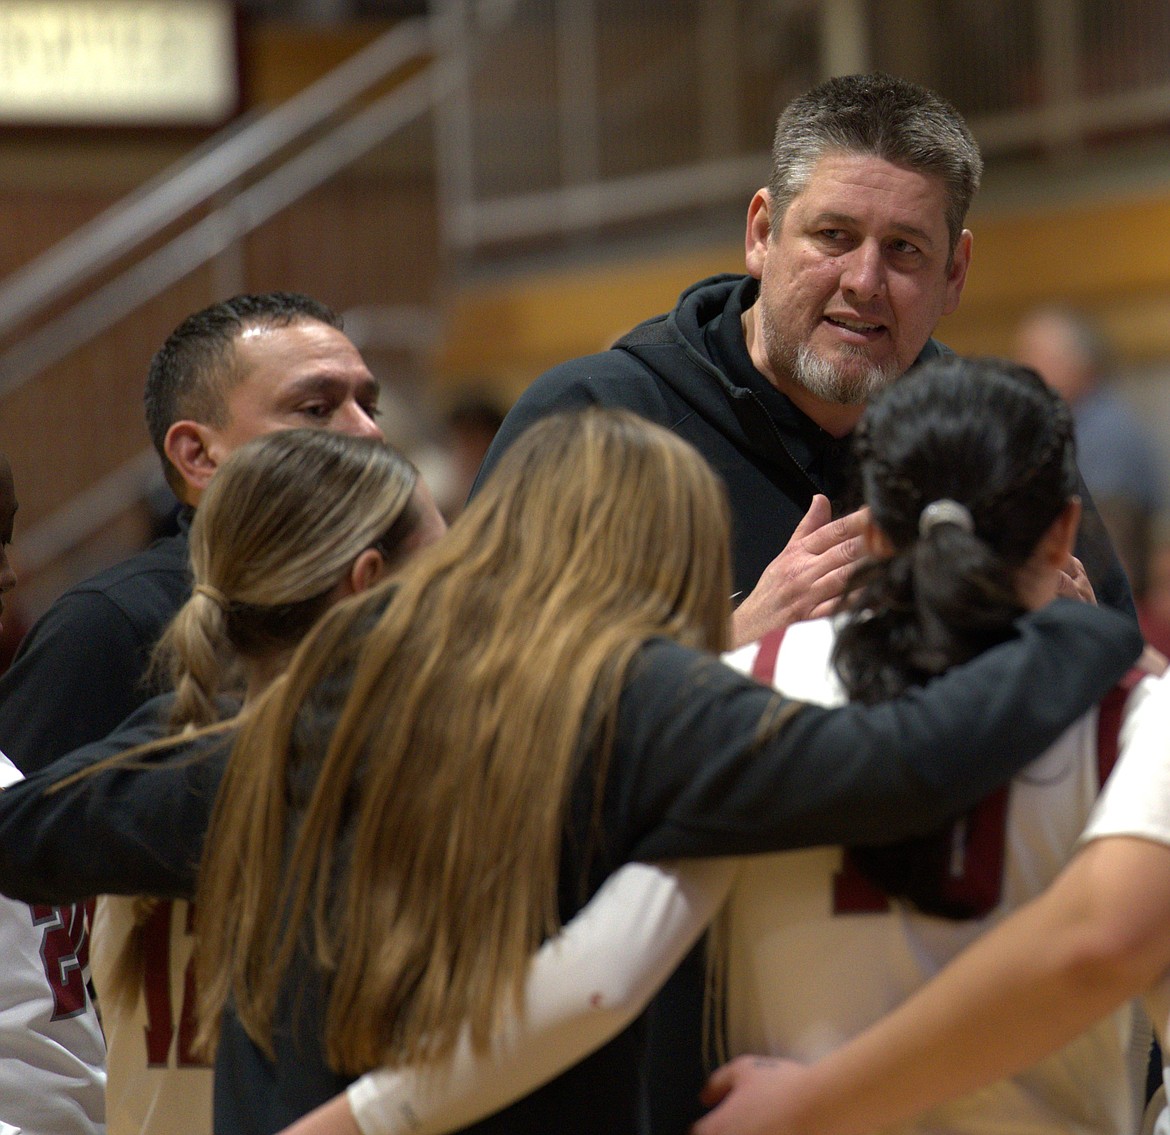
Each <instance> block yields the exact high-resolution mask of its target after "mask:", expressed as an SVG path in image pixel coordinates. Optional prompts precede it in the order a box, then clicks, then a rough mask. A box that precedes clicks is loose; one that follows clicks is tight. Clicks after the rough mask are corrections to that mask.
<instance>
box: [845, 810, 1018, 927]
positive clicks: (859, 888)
mask: <svg viewBox="0 0 1170 1135" xmlns="http://www.w3.org/2000/svg"><path fill="white" fill-rule="evenodd" d="M1007 815H1008V790H1007V788H1006V787H1004V788H1000V789H997V790H996V791H995V792H993V793H992V794H991V795H990V796H987V797H986V798H984V799H983V800H982V801H981V802H980V803H979V804H977V805H976V807H975V808H974V810H973V811H971V812H970V813H968V814H967V815H966V816H965V817H964V818H963V819H961V820H957V821H955V823H954V824H952V825H951V827H950V828H949V829H948V830H947V832H946V833H945V835H940V837H939V838H940V839H945V840H946V841H947V842H946V845H945V846H944V847H942V848H941V849H940V851H941V854H940V855H939V859H938V870H937V872H936V876H937V878H938V887H937V893H938V894H939V896H940V898H942V899H945V900H946V901H947V902H948V903H949V904H951V905H953V906H955V907H960V908H962V909H964V910H966V911H968V912H969V913H968V914H967V915H965V917H976V918H980V917H983V916H984V915H986V914H988V913H990V912H991V911H992V910H994V909H995V907H996V906H998V905H999V899H1000V895H1001V893H1002V891H1003V868H1004V853H1005V845H1006V841H1007ZM889 909H890V900H889V898H888V896H887V895H886V893H885V891H883V890H882V889H881V888H880V887H879V886H878V885H877V884H876V883H873V882H871V881H870V880H869V879H868V878H867V877H866V876H865V875H864V874H862V872H861V871H860V869H859V868H858V867H857V864H856V862H855V861H854V859H853V857H852V856H851V855H850V853H849V851H848V850H846V851H845V853H844V858H843V860H842V863H841V870H840V871H838V872H837V874H836V875H835V876H834V877H833V913H834V914H883V913H885V912H886V911H888V910H889Z"/></svg>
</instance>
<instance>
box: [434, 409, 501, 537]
mask: <svg viewBox="0 0 1170 1135" xmlns="http://www.w3.org/2000/svg"><path fill="white" fill-rule="evenodd" d="M503 421H504V412H503V410H501V409H500V407H499V406H498V405H497V404H496V403H495V401H494V400H493V399H491V398H490V397H488V396H487V395H485V394H466V395H464V396H463V397H462V398H460V399H458V400H457V401H456V402H455V403H454V404H453V405H452V406H451V407H450V409H449V410H448V411H447V412H446V413H445V414H444V415H443V432H444V447H445V450H446V455H447V464H448V475H449V481H448V483H447V485H446V490H445V492H444V495H443V500H442V501H441V502H440V509H441V511H442V513H443V515H444V516H445V517H446V518H447V520H448V521H451V520H454V519H455V517H456V516H458V515H459V513H460V512H462V511H463V506H464V505H465V504H466V503H467V497H468V494H469V493H470V492H471V486H472V485H473V484H474V483H475V478H476V475H477V474H478V473H479V467H480V466H481V465H482V464H483V459H484V456H485V455H486V453H487V451H488V449H489V448H490V447H491V444H492V442H493V441H494V440H495V436H496V434H497V433H498V432H499V429H500V426H501V425H502V424H503Z"/></svg>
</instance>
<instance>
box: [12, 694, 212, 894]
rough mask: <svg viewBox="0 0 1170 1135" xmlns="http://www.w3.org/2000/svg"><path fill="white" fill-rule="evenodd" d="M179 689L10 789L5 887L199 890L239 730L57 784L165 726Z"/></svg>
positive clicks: (24, 890) (33, 890)
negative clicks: (206, 841)
mask: <svg viewBox="0 0 1170 1135" xmlns="http://www.w3.org/2000/svg"><path fill="white" fill-rule="evenodd" d="M167 704H169V698H167V697H162V698H155V699H153V700H152V701H150V702H148V703H147V704H146V705H144V706H143V707H142V708H141V709H139V710H138V711H137V712H136V713H135V714H133V715H132V716H131V717H130V718H129V719H127V720H126V721H125V722H124V723H123V724H122V725H121V726H120V727H119V728H118V730H117V731H116V732H115V733H113V734H112V735H111V736H109V737H107V738H106V739H105V740H103V741H97V742H94V743H93V744H90V745H86V746H84V747H83V748H81V749H78V750H76V751H75V752H72V753H69V754H67V755H66V756H64V757H62V758H61V759H60V760H58V761H55V762H54V763H53V764H51V765H49V766H48V767H47V768H45V769H42V770H41V771H40V772H39V773H36V774H34V775H33V776H31V777H29V778H28V779H27V780H23V781H19V782H18V783H16V784H13V785H11V786H10V787H8V788H6V789H5V790H4V791H3V792H0V892H3V893H4V894H6V895H8V896H10V897H12V898H16V899H20V900H21V901H23V902H30V903H31V902H40V903H63V902H77V901H80V900H82V899H86V898H89V897H91V896H92V895H99V894H131V895H137V894H144V895H156V896H158V897H160V898H190V897H192V895H193V893H194V887H195V877H196V872H197V869H198V866H199V857H200V854H201V852H202V848H203V837H204V835H205V834H206V831H207V825H208V822H209V820H210V816H211V808H212V806H213V804H214V802H215V793H216V789H217V788H218V786H219V781H220V778H221V777H222V775H223V769H224V766H225V764H226V761H227V755H228V750H229V748H230V740H228V739H227V738H226V737H214V738H211V739H209V740H205V741H204V742H203V743H202V749H201V751H200V752H199V753H195V752H194V751H193V749H194V748H195V746H193V745H188V746H180V747H176V748H175V749H168V750H165V751H164V752H163V753H160V754H157V755H156V754H152V755H149V756H148V757H145V758H143V760H142V761H141V762H139V761H134V762H132V763H130V764H127V765H125V766H115V767H113V768H109V769H103V770H101V771H100V772H97V773H95V774H93V775H92V776H87V777H84V778H82V779H80V780H77V781H74V782H73V783H72V784H70V785H69V786H67V787H66V788H63V789H61V790H59V791H56V792H51V793H50V792H47V789H49V788H50V787H51V786H52V785H54V784H56V783H57V782H58V781H59V780H61V779H62V778H64V777H66V776H69V775H70V774H71V773H73V772H76V771H78V770H79V769H83V768H86V767H88V766H89V765H91V764H93V763H95V762H96V761H99V760H101V759H103V758H104V757H107V756H111V755H113V754H114V753H120V752H123V751H125V750H127V749H130V748H132V747H134V746H136V745H140V744H143V743H145V742H147V741H152V740H156V739H157V738H158V737H160V736H162V735H164V733H165V728H164V726H163V724H162V721H163V717H162V714H163V713H165V706H166V705H167Z"/></svg>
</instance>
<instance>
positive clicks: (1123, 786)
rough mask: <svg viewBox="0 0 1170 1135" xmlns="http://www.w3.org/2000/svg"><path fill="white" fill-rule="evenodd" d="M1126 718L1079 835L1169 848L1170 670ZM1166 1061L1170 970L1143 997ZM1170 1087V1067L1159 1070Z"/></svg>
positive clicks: (1165, 1124)
mask: <svg viewBox="0 0 1170 1135" xmlns="http://www.w3.org/2000/svg"><path fill="white" fill-rule="evenodd" d="M1145 693H1146V696H1145V697H1144V699H1143V700H1142V701H1141V703H1140V704H1138V705H1136V706H1135V708H1134V710H1133V712H1132V713H1131V714H1130V715H1129V716H1128V717H1127V719H1126V722H1125V728H1124V733H1123V735H1122V739H1123V743H1124V747H1125V756H1124V757H1123V758H1122V760H1121V761H1120V762H1119V763H1118V765H1117V768H1116V769H1115V770H1114V772H1113V775H1112V776H1111V777H1110V778H1109V781H1108V783H1107V784H1106V785H1105V790H1104V791H1103V792H1102V793H1101V798H1100V800H1098V802H1097V806H1096V808H1095V809H1094V811H1093V815H1092V816H1091V817H1090V819H1089V823H1088V826H1087V827H1086V829H1085V833H1084V836H1083V839H1084V840H1085V841H1088V840H1092V839H1102V838H1105V837H1108V836H1137V837H1139V838H1141V839H1148V840H1152V841H1153V842H1155V843H1162V844H1166V845H1167V846H1170V672H1168V673H1167V675H1166V676H1164V677H1162V678H1159V679H1158V680H1157V681H1155V682H1151V683H1149V687H1148V689H1147V690H1146V691H1145ZM1145 1004H1146V1010H1147V1012H1148V1013H1149V1015H1150V1020H1151V1021H1152V1022H1153V1024H1154V1029H1155V1031H1156V1032H1157V1035H1158V1041H1159V1043H1160V1044H1161V1046H1162V1055H1163V1059H1164V1060H1165V1059H1166V1058H1167V1057H1168V1056H1170V1052H1168V1050H1167V1045H1168V1044H1170V974H1168V975H1167V976H1165V977H1163V978H1162V980H1161V981H1160V982H1158V983H1157V984H1156V985H1155V986H1154V988H1153V989H1151V990H1150V992H1149V993H1148V994H1147V995H1146V997H1145ZM1162 1076H1163V1080H1164V1081H1165V1082H1166V1087H1167V1090H1168V1091H1170V1069H1167V1068H1164V1069H1163V1073H1162ZM1156 1130H1157V1132H1158V1135H1170V1114H1167V1113H1166V1112H1163V1113H1162V1115H1161V1116H1160V1117H1159V1118H1158V1121H1157V1128H1156Z"/></svg>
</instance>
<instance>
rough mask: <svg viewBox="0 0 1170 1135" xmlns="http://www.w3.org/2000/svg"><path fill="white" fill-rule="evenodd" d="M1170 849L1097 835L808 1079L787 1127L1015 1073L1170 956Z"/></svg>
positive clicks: (824, 1125) (885, 1116)
mask: <svg viewBox="0 0 1170 1135" xmlns="http://www.w3.org/2000/svg"><path fill="white" fill-rule="evenodd" d="M1167 878H1170V849H1167V848H1165V847H1163V846H1161V845H1158V844H1153V843H1149V842H1148V841H1144V840H1132V839H1109V840H1102V841H1099V842H1098V843H1094V844H1090V845H1089V846H1088V847H1087V848H1085V850H1084V851H1082V852H1081V853H1080V854H1079V855H1078V856H1077V858H1076V859H1075V860H1074V861H1073V863H1072V864H1071V865H1070V867H1069V868H1068V869H1066V872H1065V873H1064V874H1063V875H1062V876H1061V878H1060V879H1059V880H1058V881H1057V882H1056V883H1055V884H1054V885H1053V887H1052V888H1051V889H1050V890H1049V891H1048V892H1047V893H1046V894H1044V895H1042V896H1041V897H1040V898H1039V899H1037V900H1036V901H1035V902H1033V903H1032V904H1031V905H1029V906H1028V907H1026V908H1024V909H1023V910H1022V911H1021V912H1019V913H1018V914H1017V915H1015V916H1014V917H1012V918H1010V919H1008V920H1007V921H1006V922H1004V923H1003V924H1002V925H1001V926H1000V927H998V928H997V929H996V930H995V931H993V932H992V933H990V934H988V935H986V936H985V937H984V938H982V939H980V940H979V941H978V942H977V943H976V944H975V945H974V946H972V947H971V948H970V949H969V950H967V951H966V952H965V953H964V954H962V955H961V956H960V957H959V958H958V959H957V960H956V961H955V962H954V963H953V964H952V965H950V966H948V967H947V969H945V970H944V971H943V972H942V973H941V974H940V975H939V976H938V977H937V978H936V979H935V980H934V981H932V982H931V983H929V984H928V985H927V986H925V987H924V988H923V989H922V990H920V991H919V992H918V993H917V994H916V995H915V996H914V997H912V998H911V999H910V1000H908V1001H907V1002H906V1003H905V1004H904V1005H902V1006H901V1007H900V1008H899V1009H897V1010H895V1011H894V1012H893V1013H891V1014H890V1015H889V1016H888V1017H886V1018H885V1019H883V1020H882V1021H880V1022H878V1024H876V1025H875V1026H873V1027H872V1028H871V1029H869V1030H868V1031H866V1032H865V1033H862V1034H861V1035H860V1036H859V1037H857V1038H855V1039H854V1040H853V1041H851V1042H850V1043H849V1044H848V1045H846V1046H844V1047H843V1048H841V1049H838V1050H837V1051H836V1052H834V1053H832V1054H831V1055H830V1056H828V1057H826V1058H825V1059H824V1060H822V1061H821V1062H819V1063H818V1064H816V1065H814V1066H812V1067H810V1069H809V1070H808V1072H807V1075H805V1076H802V1077H799V1078H798V1080H797V1082H796V1084H795V1086H794V1088H793V1093H792V1098H791V1106H792V1112H791V1117H792V1123H791V1125H790V1126H788V1127H784V1128H783V1130H785V1131H801V1132H805V1131H808V1132H813V1131H815V1132H817V1133H818V1135H849V1133H858V1135H860V1133H861V1132H866V1131H871V1130H874V1129H875V1128H879V1127H884V1126H886V1125H888V1124H892V1123H896V1122H899V1121H901V1120H904V1119H906V1118H909V1117H911V1116H913V1115H917V1114H918V1113H920V1112H922V1111H924V1110H926V1109H928V1108H930V1107H932V1106H934V1105H936V1104H938V1103H941V1102H943V1101H944V1100H948V1099H951V1098H954V1097H956V1096H961V1095H965V1094H966V1093H968V1092H971V1091H974V1090H975V1089H976V1088H979V1087H981V1086H983V1085H984V1084H987V1083H991V1082H993V1081H995V1080H998V1079H1001V1078H1003V1077H1005V1076H1008V1075H1011V1074H1014V1073H1015V1072H1017V1071H1019V1070H1020V1069H1022V1068H1024V1067H1027V1066H1029V1065H1031V1064H1033V1063H1035V1062H1036V1061H1037V1060H1039V1059H1041V1058H1043V1057H1044V1056H1046V1055H1047V1054H1048V1053H1050V1052H1052V1051H1053V1050H1055V1049H1057V1048H1059V1047H1061V1046H1062V1045H1064V1044H1065V1043H1067V1042H1068V1041H1070V1040H1072V1039H1073V1038H1074V1037H1076V1036H1077V1035H1078V1034H1080V1033H1081V1032H1083V1031H1084V1030H1085V1029H1086V1028H1087V1027H1088V1026H1089V1025H1091V1024H1092V1023H1093V1022H1094V1021H1096V1020H1097V1019H1099V1018H1100V1017H1102V1016H1104V1015H1105V1014H1106V1013H1108V1012H1110V1011H1111V1010H1113V1009H1114V1008H1116V1007H1117V1006H1118V1005H1120V1004H1121V1003H1123V1002H1124V1001H1126V1000H1127V999H1129V998H1131V997H1133V996H1135V995H1136V994H1138V993H1140V992H1141V991H1143V990H1144V989H1145V988H1147V987H1148V986H1149V985H1150V984H1151V983H1152V982H1153V981H1154V980H1155V978H1156V977H1157V976H1158V975H1159V974H1160V973H1161V972H1162V971H1163V970H1164V969H1165V968H1166V967H1167V966H1168V965H1170V943H1168V942H1167V941H1166V939H1167V936H1166V935H1165V934H1164V932H1163V928H1164V925H1165V919H1166V918H1167V917H1168V916H1170V885H1168V883H1167Z"/></svg>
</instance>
